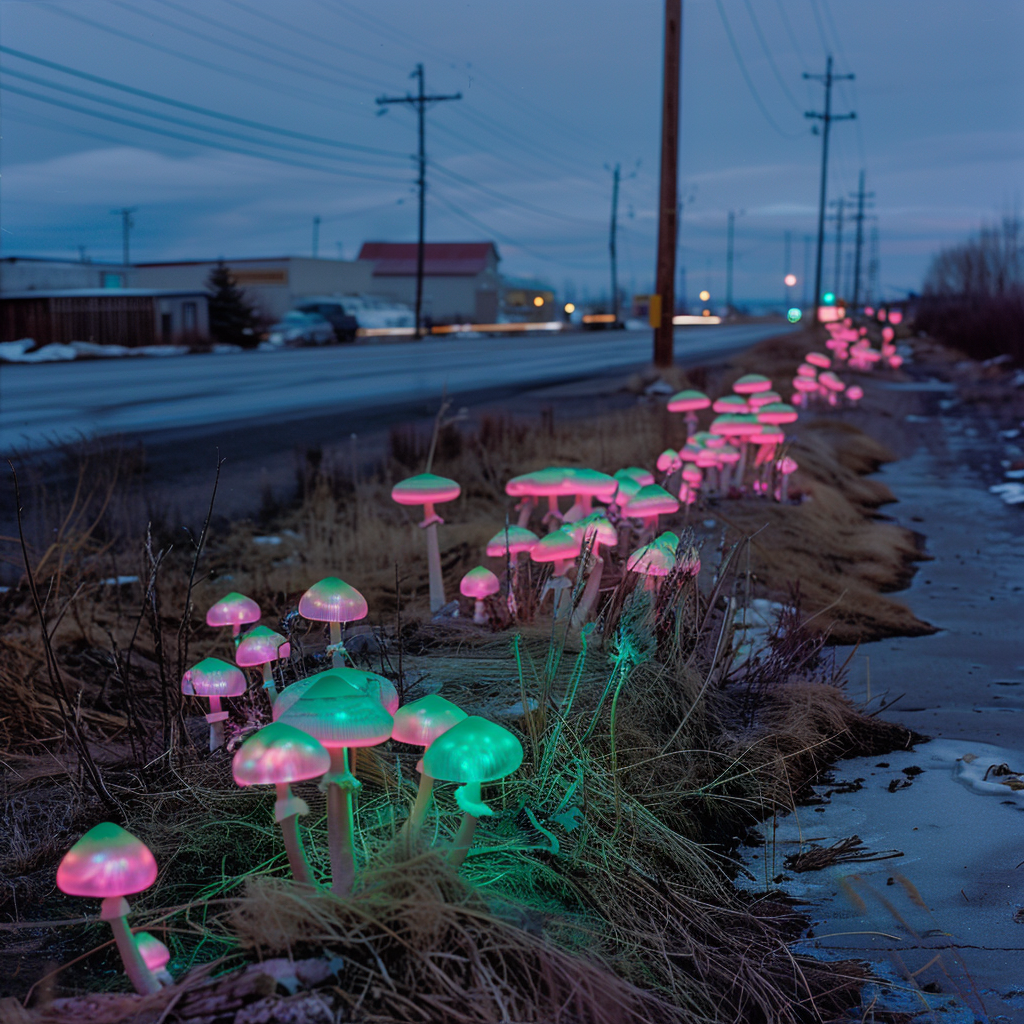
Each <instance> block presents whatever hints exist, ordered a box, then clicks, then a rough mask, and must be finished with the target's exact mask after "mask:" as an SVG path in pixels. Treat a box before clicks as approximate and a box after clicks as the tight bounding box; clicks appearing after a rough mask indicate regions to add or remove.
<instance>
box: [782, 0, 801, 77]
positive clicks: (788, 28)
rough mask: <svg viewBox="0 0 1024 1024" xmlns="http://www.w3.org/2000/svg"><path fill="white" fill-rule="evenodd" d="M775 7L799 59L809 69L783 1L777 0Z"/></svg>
mask: <svg viewBox="0 0 1024 1024" xmlns="http://www.w3.org/2000/svg"><path fill="white" fill-rule="evenodd" d="M775 6H776V7H778V9H779V17H780V18H781V19H782V25H783V27H784V28H785V30H786V35H788V36H789V41H790V42H791V43H792V44H793V51H794V52H795V53H796V55H797V59H798V60H799V61H800V63H801V64H802V65H803V67H804V69H806V68H807V61H806V60H805V59H804V55H803V51H802V50H801V49H800V43H799V42H797V38H796V35H795V33H794V32H793V26H792V25H791V24H790V21H789V15H788V14H786V7H785V4H784V3H783V0H775Z"/></svg>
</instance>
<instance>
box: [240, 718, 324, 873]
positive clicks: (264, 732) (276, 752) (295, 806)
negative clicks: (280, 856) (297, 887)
mask: <svg viewBox="0 0 1024 1024" xmlns="http://www.w3.org/2000/svg"><path fill="white" fill-rule="evenodd" d="M330 767H331V755H330V754H329V753H328V752H327V748H326V747H324V746H323V745H322V744H321V743H319V742H318V741H317V740H316V739H314V738H313V737H312V736H311V735H310V734H309V733H308V732H306V731H304V730H302V729H296V728H295V727H294V726H291V725H287V724H286V723H284V722H272V723H271V724H270V725H266V726H264V727H263V728H262V729H260V731H259V732H256V733H253V735H252V736H250V737H249V738H248V739H247V740H246V741H245V742H244V743H243V744H242V745H241V746H240V747H239V748H238V750H237V751H236V752H235V756H234V759H233V760H232V762H231V771H232V774H233V775H234V777H235V782H237V783H238V785H239V786H273V787H274V788H275V790H276V792H277V800H276V802H275V803H274V820H275V821H276V822H277V823H278V824H279V825H280V826H281V832H282V834H283V836H284V848H285V850H286V851H287V852H288V863H289V864H290V865H291V869H292V877H293V878H294V879H295V881H296V882H302V883H303V884H305V885H312V884H313V875H312V872H311V871H310V868H309V862H308V861H307V860H306V854H305V852H304V851H303V849H302V837H301V836H300V835H299V815H300V814H309V805H308V804H307V803H306V801H305V800H303V799H302V798H301V797H297V796H293V795H292V791H291V785H290V784H291V783H293V782H302V781H303V780H304V779H315V778H317V777H318V776H320V775H323V774H324V772H326V771H328V770H329V769H330Z"/></svg>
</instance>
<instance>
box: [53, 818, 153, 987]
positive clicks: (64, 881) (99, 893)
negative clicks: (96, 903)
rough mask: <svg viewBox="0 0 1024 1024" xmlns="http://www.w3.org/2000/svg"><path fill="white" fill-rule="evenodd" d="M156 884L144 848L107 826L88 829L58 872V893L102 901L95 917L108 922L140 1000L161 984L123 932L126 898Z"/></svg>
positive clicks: (115, 827)
mask: <svg viewBox="0 0 1024 1024" xmlns="http://www.w3.org/2000/svg"><path fill="white" fill-rule="evenodd" d="M155 881H156V860H155V859H154V858H153V854H152V853H151V852H150V850H149V847H148V846H146V844H145V843H143V842H142V841H141V840H139V839H136V838H135V836H133V835H132V834H131V833H130V832H126V831H125V830H124V829H123V828H121V826H120V825H115V824H114V823H113V822H112V821H104V822H102V823H101V824H99V825H97V826H96V827H95V828H91V829H89V831H88V832H86V833H85V835H84V836H82V838H81V839H79V840H78V842H77V843H75V845H74V846H72V847H71V849H70V850H68V852H67V853H66V854H64V859H63V860H62V861H61V862H60V865H59V866H58V867H57V888H58V889H60V891H61V892H66V893H67V894H68V895H69V896H91V897H92V898H94V899H99V900H102V901H103V902H102V903H101V904H100V918H101V919H102V920H104V921H109V922H110V927H111V928H112V929H113V932H114V939H115V941H116V942H117V949H118V952H119V953H120V954H121V960H122V962H123V963H124V969H125V973H126V974H127V975H128V978H129V980H130V981H131V983H132V984H133V985H134V986H135V991H136V992H139V993H141V994H142V995H151V994H152V993H154V992H159V991H160V982H159V981H158V980H157V979H156V977H155V976H154V975H153V972H152V971H151V970H150V969H149V968H148V967H147V966H146V962H145V961H144V960H143V958H142V954H141V953H140V952H139V948H138V946H137V945H136V944H135V938H134V936H133V935H132V933H131V931H130V930H129V928H128V922H127V918H128V912H129V909H130V908H129V906H128V901H127V900H126V899H125V896H130V895H132V893H136V892H142V890H143V889H148V888H149V887H150V886H151V885H152V884H153V883H154V882H155Z"/></svg>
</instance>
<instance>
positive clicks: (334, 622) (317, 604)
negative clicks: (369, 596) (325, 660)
mask: <svg viewBox="0 0 1024 1024" xmlns="http://www.w3.org/2000/svg"><path fill="white" fill-rule="evenodd" d="M367 610H368V609H367V607H366V598H365V597H363V595H362V594H360V593H359V591H358V590H356V588H355V587H350V586H349V585H348V584H347V583H346V582H345V581H344V580H339V579H338V577H337V576H328V577H326V578H325V579H322V580H320V582H319V583H314V584H313V586H311V587H310V588H309V590H307V591H306V592H305V593H304V594H303V595H302V597H300V598H299V614H300V615H301V616H302V617H303V618H304V619H310V620H312V621H313V622H327V623H329V624H330V630H331V647H330V650H331V664H332V665H333V666H334V667H335V668H341V666H342V665H343V664H344V660H343V659H344V657H345V654H346V653H347V652H346V650H345V648H344V646H343V644H342V642H341V627H342V624H343V623H348V622H355V621H357V620H358V619H365V618H366V613H367Z"/></svg>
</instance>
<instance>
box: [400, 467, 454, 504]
mask: <svg viewBox="0 0 1024 1024" xmlns="http://www.w3.org/2000/svg"><path fill="white" fill-rule="evenodd" d="M461 493H462V488H461V487H460V486H459V485H458V484H457V483H456V482H455V481H454V480H449V479H448V478H447V477H446V476H436V475H435V474H433V473H420V475H419V476H411V477H409V479H408V480H403V481H402V482H401V483H397V484H395V486H394V487H392V488H391V500H392V501H397V502H398V504H399V505H425V504H427V503H428V502H429V503H430V504H432V505H435V504H437V503H438V502H442V501H454V500H455V499H456V498H457V497H458V496H459V495H460V494H461Z"/></svg>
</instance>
